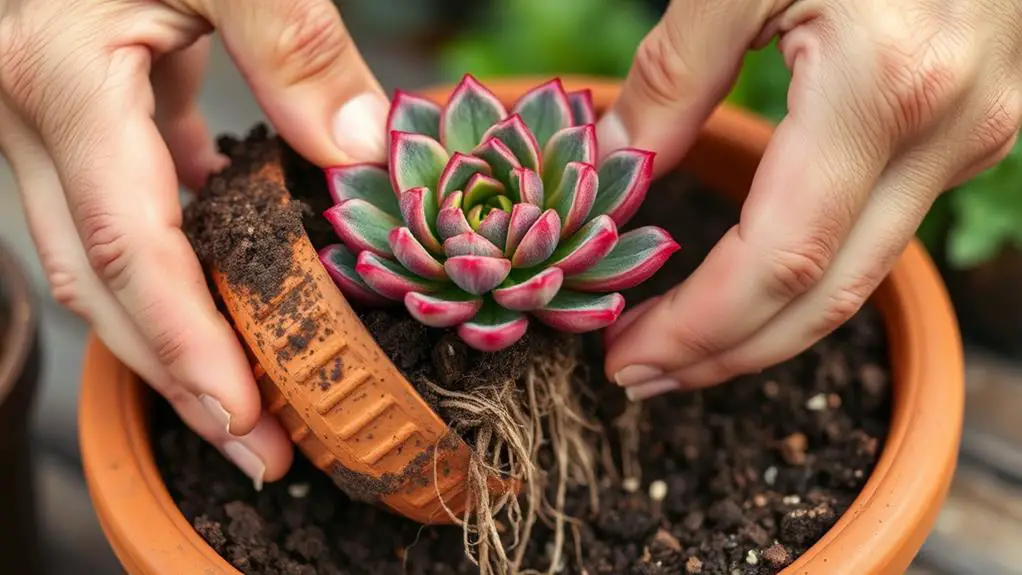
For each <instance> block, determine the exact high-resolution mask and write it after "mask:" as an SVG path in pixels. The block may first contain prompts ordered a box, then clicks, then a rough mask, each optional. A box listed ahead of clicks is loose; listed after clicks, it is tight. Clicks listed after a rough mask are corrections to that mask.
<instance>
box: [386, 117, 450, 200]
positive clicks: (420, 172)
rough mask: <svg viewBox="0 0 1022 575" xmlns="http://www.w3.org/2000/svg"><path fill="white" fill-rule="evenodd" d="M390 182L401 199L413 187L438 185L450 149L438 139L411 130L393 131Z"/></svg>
mask: <svg viewBox="0 0 1022 575" xmlns="http://www.w3.org/2000/svg"><path fill="white" fill-rule="evenodd" d="M390 138H391V139H390V158H389V160H390V163H389V166H388V168H389V169H390V181H391V184H392V185H393V186H394V192H395V193H396V194H397V196H398V199H400V198H401V193H402V192H404V191H406V190H410V189H412V188H419V187H428V188H430V189H434V188H436V185H437V182H438V181H439V180H440V174H442V173H443V171H444V166H445V165H447V160H448V155H447V150H444V148H443V146H441V145H440V143H439V142H437V141H436V140H434V139H433V138H430V137H429V136H423V135H422V134H412V133H410V132H391V136H390Z"/></svg>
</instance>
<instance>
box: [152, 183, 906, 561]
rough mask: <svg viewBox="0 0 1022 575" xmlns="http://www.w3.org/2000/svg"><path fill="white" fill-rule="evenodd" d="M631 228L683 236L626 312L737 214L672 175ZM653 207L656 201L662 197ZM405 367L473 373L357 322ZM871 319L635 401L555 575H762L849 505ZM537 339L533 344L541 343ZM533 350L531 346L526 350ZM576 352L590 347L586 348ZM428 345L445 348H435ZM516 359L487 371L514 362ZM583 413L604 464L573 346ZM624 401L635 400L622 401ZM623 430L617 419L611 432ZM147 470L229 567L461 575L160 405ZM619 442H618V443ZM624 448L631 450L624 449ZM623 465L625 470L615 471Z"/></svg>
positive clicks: (873, 368)
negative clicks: (239, 456)
mask: <svg viewBox="0 0 1022 575" xmlns="http://www.w3.org/2000/svg"><path fill="white" fill-rule="evenodd" d="M648 198H649V199H648V200H647V202H646V205H645V206H644V207H643V210H642V211H641V212H640V214H639V215H638V216H637V217H636V221H635V223H634V224H633V225H645V224H650V223H653V224H657V225H661V226H663V227H665V228H667V229H668V230H669V231H670V232H671V233H672V234H673V235H674V237H675V238H676V239H677V240H678V241H679V242H680V243H681V244H682V246H683V249H682V251H681V252H678V253H677V254H676V255H675V256H674V257H673V258H672V260H671V261H670V262H669V264H668V265H667V266H666V267H665V268H664V269H663V270H661V272H660V273H659V274H658V275H657V276H655V277H654V278H653V279H652V280H650V281H648V282H646V283H645V284H643V285H642V286H640V288H637V289H636V290H635V291H634V292H633V293H628V294H626V297H627V298H628V300H629V303H630V304H634V303H635V302H636V301H639V300H641V299H642V298H643V297H646V296H648V295H651V294H656V293H661V292H662V291H663V290H665V289H667V288H668V287H670V286H671V285H673V284H674V283H676V282H677V281H678V280H680V279H681V278H683V277H685V276H686V275H688V274H689V273H691V271H692V270H694V269H695V267H696V266H697V265H698V263H699V262H700V261H701V260H702V258H703V257H705V255H706V253H707V252H708V251H709V249H710V248H711V247H712V246H713V244H714V242H715V241H716V240H717V239H719V238H720V237H721V236H722V235H723V234H724V232H725V231H726V230H727V229H728V228H729V227H730V226H731V225H733V224H734V222H735V221H736V217H737V211H736V210H735V208H734V207H733V206H731V205H729V204H726V203H725V202H724V201H723V200H720V199H719V198H717V197H715V196H714V195H713V194H712V193H709V192H706V191H705V190H703V189H702V188H701V187H700V186H698V185H695V184H694V183H692V182H691V181H689V180H688V179H687V178H685V177H684V176H681V175H675V176H670V177H668V178H665V179H664V180H661V181H659V182H657V183H656V184H654V189H652V190H651V191H650V194H649V197H648ZM661 204H663V205H661ZM363 317H364V320H365V321H366V323H367V325H368V326H369V328H370V330H371V331H372V332H373V333H374V335H376V337H377V338H378V339H380V341H381V343H384V345H385V346H386V345H387V343H386V342H387V341H388V336H387V335H386V334H387V333H391V334H397V333H399V332H400V333H403V334H404V335H403V336H402V337H397V336H396V335H394V336H392V337H390V339H389V341H393V342H398V343H399V344H400V345H398V343H395V344H394V345H392V346H389V347H392V349H389V350H388V352H389V353H390V354H391V356H392V357H393V358H394V360H395V363H396V364H397V365H398V366H399V367H400V368H401V369H402V370H403V371H405V373H407V374H409V375H410V377H412V379H413V380H414V379H415V377H414V376H415V374H416V373H417V370H420V371H421V370H426V371H428V372H429V375H430V377H433V378H440V379H442V378H443V377H445V375H444V374H448V376H449V375H450V374H452V373H453V374H455V376H454V377H448V379H447V380H445V381H442V383H444V384H445V387H446V386H453V387H458V386H462V385H471V383H472V376H471V374H473V373H474V372H475V371H476V370H477V367H476V366H477V365H479V358H474V357H472V356H471V354H470V353H469V352H468V351H467V350H463V349H461V348H456V350H457V351H456V352H454V353H451V352H450V351H449V350H448V346H450V345H452V342H451V340H449V339H444V338H440V339H437V338H435V337H433V336H431V335H429V334H428V333H418V332H414V330H413V331H408V330H409V328H411V326H410V325H409V324H407V323H406V322H404V320H403V319H402V316H401V315H400V314H391V313H385V312H374V313H371V314H367V315H363ZM880 320H881V318H880V317H879V315H878V314H877V313H876V312H875V310H873V309H872V308H871V307H869V306H867V307H866V308H864V309H863V310H862V311H861V312H860V313H859V314H858V315H857V316H856V317H854V318H853V319H852V320H851V321H849V322H848V323H847V324H845V325H844V326H843V327H841V328H840V329H838V330H837V331H836V332H834V333H833V334H832V335H831V336H829V337H827V338H826V339H824V340H823V341H821V342H819V343H818V344H817V345H815V346H814V347H812V348H811V349H809V350H807V351H806V352H805V353H803V354H801V355H799V356H798V357H796V358H794V359H792V360H790V361H788V362H786V363H783V364H781V365H778V366H776V367H774V368H771V369H768V370H765V371H764V372H762V373H760V374H757V375H752V376H746V377H742V378H738V379H736V380H734V381H731V382H728V383H726V384H724V385H721V386H718V387H715V388H712V389H708V390H704V391H697V392H692V393H677V394H671V395H668V396H664V397H660V398H656V399H653V400H649V401H647V402H645V403H644V404H642V407H641V409H642V410H643V413H642V414H641V415H640V416H638V417H634V413H633V422H635V423H634V424H633V425H632V426H631V427H630V429H626V431H627V432H629V433H628V435H630V436H635V435H637V437H638V445H639V448H638V450H637V451H635V454H637V462H638V466H637V467H633V471H632V472H631V473H632V476H631V477H624V478H623V479H622V478H621V477H618V476H617V473H615V472H614V471H612V470H610V469H603V470H602V471H601V472H600V492H601V494H600V496H601V507H600V510H599V513H598V514H596V515H595V516H593V514H591V513H590V512H589V510H588V501H589V497H588V490H587V489H586V488H585V487H584V486H578V487H576V488H573V489H572V490H571V491H570V492H569V496H568V506H567V509H566V511H567V512H568V513H569V514H571V515H572V516H574V517H578V518H580V519H581V520H582V521H581V522H580V524H579V525H578V526H577V529H576V530H575V536H576V540H575V542H573V543H572V544H570V546H574V548H575V549H576V551H577V552H576V553H569V554H568V557H567V558H566V560H565V563H564V564H563V565H561V566H560V567H561V568H562V569H561V570H560V572H561V573H570V574H582V573H585V574H588V575H597V574H608V575H609V574H632V575H654V574H675V573H681V574H724V575H731V574H734V573H740V574H750V575H762V574H768V573H770V574H773V573H777V572H779V571H780V570H781V569H783V568H784V567H785V566H786V565H789V564H790V563H791V562H793V561H794V560H795V559H797V558H798V557H799V555H801V554H802V553H803V552H804V551H805V550H806V549H807V548H808V547H810V546H811V545H812V544H813V543H815V542H816V541H817V540H818V539H819V538H820V537H821V536H822V535H823V534H824V533H825V532H826V531H827V530H828V529H829V528H830V527H831V525H833V523H834V522H835V521H836V520H837V518H838V517H840V515H841V514H842V513H843V512H844V511H845V510H847V509H848V507H849V505H850V504H851V502H852V501H853V499H854V498H855V497H856V496H857V495H858V493H859V491H860V490H861V488H862V486H863V485H864V483H865V481H866V479H867V478H868V477H869V475H870V473H871V471H872V469H873V465H874V464H875V462H876V459H877V456H878V455H879V453H880V450H881V449H882V443H883V439H884V437H885V436H886V434H887V425H888V421H889V401H890V388H889V373H890V372H889V368H888V364H887V357H886V345H885V341H884V332H883V329H882V324H881V321H880ZM541 340H542V337H540V338H538V339H537V340H535V341H534V342H533V343H525V344H523V345H526V346H528V345H537V344H538V345H542V341H541ZM536 342H539V343H536ZM590 347H591V348H592V347H594V346H592V345H590ZM437 350H442V351H443V352H444V353H442V354H441V356H438V355H437ZM523 355H525V354H524V353H522V354H519V353H515V354H511V355H510V356H509V359H508V363H507V365H504V366H502V369H515V368H517V367H518V361H520V359H521V357H522V356H523ZM589 357H590V362H589V363H590V365H589V366H587V367H583V368H582V369H584V370H585V373H586V374H587V376H588V381H589V386H588V389H586V390H581V391H584V392H586V393H587V394H588V398H589V399H588V406H589V407H590V408H591V414H590V415H591V416H592V417H593V418H595V419H597V420H599V421H601V422H603V423H604V425H605V427H606V428H607V429H609V430H611V432H610V439H611V444H612V446H615V447H613V448H612V449H611V452H612V456H613V458H614V459H615V467H618V468H619V467H620V465H621V457H622V450H621V449H618V448H617V447H616V446H618V445H623V444H625V443H629V442H628V441H625V438H624V437H623V436H620V435H619V433H618V430H620V429H622V428H621V426H620V425H616V424H615V422H616V421H617V422H618V423H619V422H620V419H619V418H620V416H621V415H622V413H624V412H625V411H626V407H627V406H628V402H627V401H626V399H625V398H624V394H623V393H622V392H621V390H620V389H618V388H617V387H616V386H614V385H612V384H609V383H607V382H605V381H604V380H603V378H602V376H601V375H600V374H601V373H602V368H601V353H600V350H599V349H598V348H596V349H590V350H589ZM633 409H634V408H633ZM626 427H627V426H626ZM154 433H155V435H156V448H157V460H158V462H159V465H160V468H161V470H162V473H163V475H164V478H165V480H166V482H167V485H168V487H169V489H170V492H171V494H172V496H173V498H174V499H175V501H176V502H177V503H178V504H179V505H180V507H181V510H182V512H183V513H184V515H185V517H186V518H187V519H188V520H189V521H190V522H191V523H192V524H193V525H194V526H195V529H196V530H197V531H198V533H199V534H200V535H201V536H202V537H203V538H204V539H205V540H206V541H207V542H209V544H210V545H211V546H212V547H213V548H214V549H215V550H216V551H217V552H218V553H219V554H221V555H222V556H223V557H224V558H225V559H226V560H227V561H229V562H230V563H231V564H232V565H234V566H235V567H236V568H237V569H239V570H240V571H242V572H243V573H246V574H265V575H278V574H279V575H313V574H318V575H341V574H344V575H354V574H373V575H390V574H394V575H397V574H405V573H407V574H412V575H426V574H430V575H447V574H452V575H453V574H469V573H478V567H476V566H475V565H473V564H472V563H471V562H470V561H469V560H468V559H467V558H466V557H465V554H464V551H463V540H462V535H463V534H462V531H461V529H460V528H459V527H431V528H422V527H420V526H419V525H418V524H416V523H413V522H411V521H408V520H405V519H402V518H400V517H397V516H395V515H392V514H390V513H388V512H386V511H382V510H380V509H377V508H375V507H373V506H371V505H366V504H363V503H358V502H354V501H352V500H350V499H349V498H347V497H346V496H345V495H344V494H343V493H342V492H341V491H340V490H338V489H337V488H336V487H335V486H334V484H333V483H332V482H331V480H330V478H329V477H328V476H327V475H326V474H323V473H321V472H319V471H318V470H316V469H315V468H314V467H313V466H312V465H311V464H310V463H309V462H308V461H307V460H306V459H305V458H304V457H302V456H301V455H300V454H299V455H297V457H296V461H295V465H294V467H293V469H292V471H291V472H290V473H289V474H288V476H287V477H286V478H284V479H283V480H281V481H279V482H276V483H274V484H270V485H267V486H265V487H264V489H263V490H262V491H261V492H256V491H254V489H253V487H252V484H251V482H250V481H249V480H248V479H247V478H246V477H245V476H243V475H242V474H241V473H240V472H238V471H237V470H236V469H235V468H234V467H233V466H232V465H231V464H230V463H229V462H227V461H226V460H225V459H224V458H223V457H222V456H221V455H220V454H219V453H218V452H217V451H216V450H215V449H213V448H212V447H210V446H208V445H206V444H205V443H204V442H202V440H201V439H199V438H198V437H197V436H196V435H194V434H193V433H192V432H191V431H189V430H187V429H186V428H185V427H184V425H183V424H182V423H181V422H180V420H179V419H178V418H177V417H176V416H175V415H174V414H173V412H172V411H171V410H170V408H169V407H167V406H166V405H165V404H163V403H159V404H158V407H157V414H156V424H155V426H154ZM632 440H634V437H632ZM632 443H634V441H632ZM626 469H627V466H626ZM549 540H550V530H549V529H548V528H546V527H544V526H537V528H536V529H535V530H534V532H533V535H532V542H531V544H530V551H529V552H528V555H527V559H526V566H527V567H531V568H536V569H540V570H546V569H547V563H548V561H547V557H546V548H547V547H546V543H547V542H548V541H549Z"/></svg>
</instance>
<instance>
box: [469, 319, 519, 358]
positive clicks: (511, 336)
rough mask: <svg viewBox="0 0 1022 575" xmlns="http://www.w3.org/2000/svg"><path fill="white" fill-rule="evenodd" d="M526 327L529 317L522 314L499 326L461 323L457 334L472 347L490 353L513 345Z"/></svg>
mask: <svg viewBox="0 0 1022 575" xmlns="http://www.w3.org/2000/svg"><path fill="white" fill-rule="evenodd" d="M528 328H529V318H527V317H525V316H522V317H520V318H517V319H515V320H513V321H511V322H508V323H505V324H501V325H499V326H486V325H478V324H473V323H463V324H461V325H460V326H458V336H459V337H460V338H461V339H462V340H463V341H464V342H465V343H467V344H468V345H470V346H471V347H473V348H474V349H477V350H479V351H483V352H488V353H492V352H496V351H500V350H502V349H507V348H508V347H511V346H512V345H514V343H515V342H517V341H518V340H520V339H522V336H523V335H525V331H526V330H527V329H528Z"/></svg>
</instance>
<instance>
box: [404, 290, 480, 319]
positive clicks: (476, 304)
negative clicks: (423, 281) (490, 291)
mask: <svg viewBox="0 0 1022 575" xmlns="http://www.w3.org/2000/svg"><path fill="white" fill-rule="evenodd" d="M405 307H406V308H407V309H408V313H409V314H410V315H411V316H412V317H414V318H415V319H416V320H418V321H419V322H420V323H423V324H425V325H428V326H430V327H436V328H447V327H454V326H456V325H458V324H460V323H464V322H466V321H468V320H470V319H472V318H473V317H475V315H476V314H477V313H478V312H479V309H480V308H482V307H483V300H482V298H477V299H466V300H457V301H455V300H447V299H442V298H439V297H434V296H432V295H430V294H425V293H419V292H408V293H407V294H405Z"/></svg>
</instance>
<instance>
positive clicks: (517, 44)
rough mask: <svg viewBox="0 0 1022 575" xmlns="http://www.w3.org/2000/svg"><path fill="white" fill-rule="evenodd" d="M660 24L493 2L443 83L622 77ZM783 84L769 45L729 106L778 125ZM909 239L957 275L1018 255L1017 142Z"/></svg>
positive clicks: (578, 9)
mask: <svg viewBox="0 0 1022 575" xmlns="http://www.w3.org/2000/svg"><path fill="white" fill-rule="evenodd" d="M658 16H659V15H658V14H653V13H651V11H650V10H649V9H648V8H646V6H645V5H644V4H642V3H639V2H636V1H634V0H496V1H495V2H494V4H493V12H492V13H490V14H489V15H488V17H487V18H485V19H484V22H483V24H481V25H480V26H479V27H477V28H475V29H473V30H470V31H468V32H467V33H466V34H464V35H463V36H461V37H459V38H457V39H456V40H455V41H453V42H451V43H449V44H448V45H447V46H445V47H444V49H443V52H442V55H441V62H442V66H443V70H444V73H445V74H446V75H447V77H448V78H449V79H456V78H458V77H460V76H461V75H462V74H464V73H465V72H471V73H473V74H475V75H477V76H478V77H480V78H485V77H493V76H507V75H522V74H535V75H556V74H593V75H600V76H612V77H624V76H625V75H626V74H627V73H628V68H629V66H630V65H631V61H632V57H633V55H634V53H635V48H636V46H637V45H638V44H639V41H640V40H642V38H643V36H645V34H646V33H647V32H648V31H649V29H650V28H651V27H652V26H653V25H654V24H655V22H656V19H657V18H658ZM790 80H791V75H790V73H789V72H788V69H787V67H786V66H785V64H784V59H783V57H782V56H781V54H780V51H779V50H778V49H777V45H776V41H775V42H773V43H771V44H770V45H768V46H766V47H765V48H763V49H762V50H758V51H753V52H749V54H748V55H747V56H746V59H745V62H744V63H743V66H742V69H741V72H740V73H739V76H738V79H737V82H736V84H735V86H734V89H733V90H732V91H731V93H730V94H729V95H728V97H727V101H729V102H730V103H732V104H735V105H737V106H741V107H744V108H747V109H749V110H752V111H754V112H756V113H759V114H761V115H763V116H765V117H766V118H768V119H770V120H771V121H774V122H777V121H779V120H780V119H781V118H783V117H784V115H785V114H786V113H787V90H788V83H789V81H790ZM917 235H918V237H919V238H920V239H921V240H922V241H923V243H924V244H925V245H926V246H927V248H928V249H929V250H930V251H931V252H934V253H942V254H943V255H944V258H945V259H946V261H947V263H948V264H949V265H950V266H952V267H954V268H959V269H961V268H969V267H972V266H975V265H977V264H980V263H982V262H984V261H987V260H989V259H990V258H992V257H994V256H996V255H997V253H998V252H999V251H1000V250H1001V249H1003V248H1004V247H1008V246H1012V247H1015V248H1018V249H1022V143H1020V144H1018V145H1016V146H1015V148H1014V150H1012V152H1011V154H1010V155H1009V157H1008V158H1007V159H1006V160H1005V161H1004V162H1002V163H1001V164H999V165H998V166H996V167H995V168H993V169H991V170H988V171H986V172H984V173H983V174H981V175H979V176H978V177H976V178H974V179H973V180H972V181H969V182H967V183H966V184H964V185H962V186H960V187H958V188H956V189H953V190H950V191H948V192H947V193H945V194H944V195H942V196H941V197H940V198H938V200H937V202H936V203H935V204H934V206H933V208H932V209H931V211H930V213H929V214H928V215H927V217H926V220H925V221H924V222H923V224H922V225H921V226H920V228H919V230H918V232H917Z"/></svg>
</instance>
